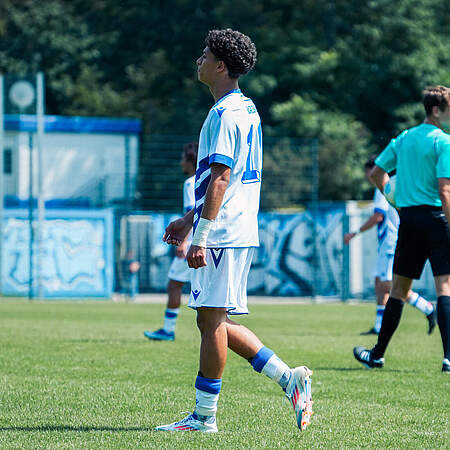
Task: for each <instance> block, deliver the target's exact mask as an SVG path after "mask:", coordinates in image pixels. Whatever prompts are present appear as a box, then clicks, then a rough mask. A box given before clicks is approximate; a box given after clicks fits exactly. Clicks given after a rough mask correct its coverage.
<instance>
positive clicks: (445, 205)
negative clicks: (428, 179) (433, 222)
mask: <svg viewBox="0 0 450 450" xmlns="http://www.w3.org/2000/svg"><path fill="white" fill-rule="evenodd" d="M438 184H439V197H440V198H441V202H442V209H443V211H444V213H445V217H446V218H447V222H448V224H449V225H450V178H438Z"/></svg>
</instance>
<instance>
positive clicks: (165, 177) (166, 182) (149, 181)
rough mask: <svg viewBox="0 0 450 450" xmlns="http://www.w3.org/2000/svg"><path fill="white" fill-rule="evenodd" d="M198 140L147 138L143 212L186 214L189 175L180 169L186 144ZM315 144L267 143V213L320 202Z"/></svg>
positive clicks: (264, 187)
mask: <svg viewBox="0 0 450 450" xmlns="http://www.w3.org/2000/svg"><path fill="white" fill-rule="evenodd" d="M196 139H198V138H197V137H194V136H186V137H179V136H144V137H143V138H142V140H141V145H140V164H139V177H138V193H137V198H138V199H139V201H138V205H139V207H140V209H141V210H145V211H154V212H163V211H164V212H168V211H170V212H180V211H181V210H182V201H183V200H182V187H183V181H184V179H185V178H186V176H185V175H184V174H183V172H182V170H181V168H180V160H181V153H182V148H183V145H184V144H186V143H189V142H195V141H196ZM317 161H318V146H317V142H316V141H315V140H300V139H289V138H266V139H265V140H264V160H263V183H262V186H261V211H279V210H286V209H294V210H299V209H302V208H304V207H305V206H306V205H308V204H311V203H312V202H314V201H316V200H317V198H318V192H317V190H318V166H317Z"/></svg>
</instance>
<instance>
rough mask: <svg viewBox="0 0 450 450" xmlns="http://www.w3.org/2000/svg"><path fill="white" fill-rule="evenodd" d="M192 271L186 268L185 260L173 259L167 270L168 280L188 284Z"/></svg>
mask: <svg viewBox="0 0 450 450" xmlns="http://www.w3.org/2000/svg"><path fill="white" fill-rule="evenodd" d="M193 270H194V269H191V268H190V267H189V266H188V263H187V261H186V259H185V258H177V257H176V256H175V258H173V261H172V264H171V265H170V268H169V275H168V276H169V280H174V281H179V282H180V283H188V282H190V281H191V273H192V271H193Z"/></svg>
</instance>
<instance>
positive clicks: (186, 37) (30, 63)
mask: <svg viewBox="0 0 450 450" xmlns="http://www.w3.org/2000/svg"><path fill="white" fill-rule="evenodd" d="M222 27H231V28H235V29H239V30H241V31H242V32H244V33H246V34H248V35H250V36H251V37H252V39H253V40H254V42H255V44H256V46H257V48H258V52H259V54H258V63H257V65H256V67H255V69H254V71H253V72H252V73H251V74H250V75H249V76H247V77H244V78H243V79H242V81H241V86H242V88H243V90H244V91H245V93H246V94H247V95H249V96H250V97H252V98H253V99H254V101H255V103H256V104H257V106H258V109H259V111H260V114H261V117H262V120H263V126H264V132H265V134H266V135H267V136H290V137H297V138H300V137H301V138H311V137H314V138H318V139H319V147H320V174H321V179H320V195H321V198H323V199H342V200H343V199H349V198H359V197H361V195H362V192H364V189H363V190H361V186H364V187H365V188H366V189H367V188H368V186H367V184H364V183H365V182H364V180H363V174H362V169H361V166H362V164H363V162H364V159H365V158H366V157H367V156H368V155H369V154H370V153H373V152H374V151H379V150H381V149H382V148H383V146H384V145H385V144H386V143H387V142H388V139H389V138H390V137H391V136H393V135H395V134H396V133H398V132H399V131H400V130H401V129H402V128H403V127H405V126H411V125H413V124H415V123H417V122H418V121H420V120H421V119H422V118H423V113H422V108H421V107H420V105H419V104H418V102H419V100H420V92H421V89H422V88H423V87H424V86H425V85H427V84H432V83H438V84H446V85H450V71H449V67H450V9H449V8H448V0H398V1H397V2H392V1H391V0H369V1H364V2H361V1H359V0H314V1H313V0H300V1H298V0H297V1H294V0H282V1H280V0H277V1H275V0H236V1H235V2H233V3H232V4H230V2H227V1H224V0H216V1H211V0H199V1H197V2H189V1H187V0H167V1H162V0H155V1H152V2H143V1H140V0H129V1H127V2H123V1H120V0H96V1H95V2H90V1H87V0H46V1H43V2H36V1H33V0H21V1H19V0H3V1H2V2H1V4H0V70H1V71H2V72H3V73H11V72H14V73H22V74H24V73H30V72H35V71H38V70H42V71H44V72H45V74H46V80H47V86H46V88H47V91H46V99H47V111H48V113H51V114H79V115H108V116H137V117H140V118H142V119H143V121H144V126H145V132H146V133H159V134H172V135H174V134H183V135H187V134H189V135H191V134H196V133H198V130H199V129H200V127H201V124H202V121H203V119H204V117H205V115H206V112H207V111H208V109H209V107H210V106H211V96H210V94H209V92H208V90H207V88H206V87H205V86H202V85H199V84H198V82H197V80H196V72H195V60H196V58H197V57H198V56H199V55H200V53H201V51H202V50H203V45H204V44H203V41H204V37H205V35H206V32H207V31H208V30H209V29H211V28H222ZM294 157H295V155H294ZM299 157H300V156H299ZM276 159H277V158H276V157H275V156H273V157H270V155H269V157H268V159H267V161H266V167H267V164H269V166H270V164H272V161H275V160H276ZM296 164H297V163H296ZM298 164H300V165H301V162H298Z"/></svg>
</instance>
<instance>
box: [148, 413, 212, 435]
mask: <svg viewBox="0 0 450 450" xmlns="http://www.w3.org/2000/svg"><path fill="white" fill-rule="evenodd" d="M155 431H203V432H204V433H217V423H216V417H215V416H212V417H210V418H209V419H207V420H205V421H204V422H203V421H201V420H198V419H197V418H196V416H195V415H194V414H189V415H188V416H186V417H185V418H184V419H181V420H180V421H179V422H173V423H169V424H168V425H160V426H159V427H156V428H155Z"/></svg>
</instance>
